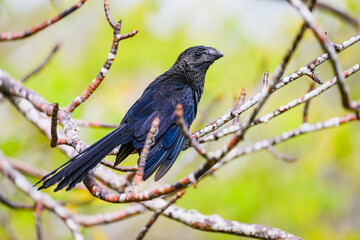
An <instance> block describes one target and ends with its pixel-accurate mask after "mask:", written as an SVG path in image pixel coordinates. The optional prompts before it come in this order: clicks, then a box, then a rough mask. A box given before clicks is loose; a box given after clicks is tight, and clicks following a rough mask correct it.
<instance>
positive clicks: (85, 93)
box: [65, 0, 137, 112]
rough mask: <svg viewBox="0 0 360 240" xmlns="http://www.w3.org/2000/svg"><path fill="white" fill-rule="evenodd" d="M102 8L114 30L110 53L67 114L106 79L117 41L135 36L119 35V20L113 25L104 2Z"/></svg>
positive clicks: (133, 32)
mask: <svg viewBox="0 0 360 240" xmlns="http://www.w3.org/2000/svg"><path fill="white" fill-rule="evenodd" d="M104 8H105V15H106V19H107V20H108V22H109V24H110V26H111V27H112V28H113V29H114V37H113V42H112V45H111V49H110V52H109V54H108V56H107V58H106V61H105V63H104V65H103V67H102V68H101V70H100V72H99V73H98V75H97V76H96V78H94V79H93V80H92V82H91V84H90V85H89V86H88V87H87V88H86V89H85V90H84V91H83V92H82V93H81V94H80V95H79V96H77V97H76V98H75V99H74V100H73V101H72V102H71V103H70V104H69V105H68V106H67V107H66V108H65V110H66V111H67V112H73V111H74V110H75V109H76V108H77V107H78V106H79V105H80V104H81V103H83V102H84V101H85V100H86V99H88V98H89V97H90V96H91V95H92V93H93V92H94V91H95V90H96V89H97V88H98V87H99V86H100V84H101V82H102V81H103V80H104V78H105V77H106V74H107V73H108V71H109V69H110V67H111V66H112V64H113V62H114V59H115V56H116V54H117V50H118V45H119V41H120V40H122V39H126V38H129V37H133V36H135V35H136V34H137V30H134V31H132V32H130V33H128V34H125V35H121V34H120V30H121V20H120V21H118V23H117V24H115V22H114V19H113V18H112V16H111V12H110V9H109V5H108V3H107V1H106V0H105V1H104Z"/></svg>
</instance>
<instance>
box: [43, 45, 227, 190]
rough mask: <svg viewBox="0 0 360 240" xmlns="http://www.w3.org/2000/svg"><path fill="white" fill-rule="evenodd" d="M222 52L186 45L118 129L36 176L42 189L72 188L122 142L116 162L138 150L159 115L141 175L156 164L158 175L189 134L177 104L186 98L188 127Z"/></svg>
mask: <svg viewBox="0 0 360 240" xmlns="http://www.w3.org/2000/svg"><path fill="white" fill-rule="evenodd" d="M222 56H223V54H222V53H221V52H220V51H219V50H217V49H215V48H212V47H204V46H195V47H190V48H188V49H186V50H185V51H184V52H182V53H181V54H180V55H179V57H178V58H177V60H176V62H175V64H174V65H173V66H172V67H171V68H170V69H169V70H168V71H167V72H165V73H163V74H162V75H160V76H159V77H157V78H156V79H155V80H154V81H153V82H151V83H150V84H149V86H148V87H147V88H146V89H145V90H144V92H143V94H142V95H141V97H140V98H139V99H138V100H137V101H136V102H135V103H134V105H133V106H132V107H131V108H130V109H129V111H128V112H127V113H126V115H125V117H124V119H123V120H122V121H121V123H120V125H119V127H118V128H117V129H115V130H114V131H112V132H111V133H109V134H108V135H106V136H105V137H103V138H102V139H100V140H99V141H97V142H96V143H94V144H93V145H91V146H90V147H88V148H87V149H85V150H84V151H82V152H80V153H79V154H78V155H76V156H75V157H73V158H72V159H70V160H69V161H67V162H66V163H64V164H63V165H61V166H60V167H59V168H57V169H55V170H54V171H52V172H51V173H49V174H48V175H46V176H45V177H43V178H42V179H41V180H40V181H39V182H38V183H40V182H43V185H42V186H41V187H39V190H40V189H43V188H47V187H50V186H52V185H54V184H56V183H57V182H60V183H59V184H58V186H57V187H56V189H55V190H54V191H58V190H61V189H63V188H64V187H66V186H68V187H67V189H66V190H67V191H68V190H71V189H72V188H73V187H74V186H75V185H76V184H77V183H78V182H80V181H81V180H82V179H83V178H84V177H85V176H86V174H87V173H88V172H89V171H91V170H92V169H93V168H95V167H96V165H97V164H98V163H99V162H100V161H101V160H102V159H103V158H105V156H106V155H108V154H109V153H110V152H111V151H112V150H113V149H114V148H115V147H117V146H119V145H121V147H120V149H119V153H118V154H117V156H116V160H115V165H118V164H119V163H121V162H122V161H123V160H124V159H125V158H126V157H127V156H128V155H129V154H130V153H132V152H133V151H134V150H138V152H139V153H140V152H141V149H142V148H143V146H144V143H145V139H146V136H147V133H148V132H149V130H150V127H151V124H152V122H153V120H154V119H155V117H158V118H159V120H160V125H159V128H158V132H157V134H156V136H155V142H154V144H153V145H152V146H151V148H150V151H149V154H148V157H147V159H146V163H145V169H144V175H143V180H144V181H145V180H146V179H147V178H149V177H150V176H151V175H152V174H153V173H154V172H155V171H156V169H158V171H157V172H156V175H155V181H157V180H159V179H160V178H161V177H163V176H164V174H165V173H166V172H167V171H168V170H169V169H170V167H171V166H172V165H173V163H174V162H175V160H176V158H177V157H178V155H179V154H180V151H181V149H182V148H183V146H184V144H185V138H184V137H183V136H182V135H181V133H180V130H179V127H178V126H177V125H176V119H175V118H176V117H175V113H174V112H175V107H176V105H177V104H178V103H180V104H182V106H183V111H184V120H185V123H186V124H187V126H188V128H190V125H191V124H192V122H193V120H194V118H195V116H196V112H197V105H198V103H199V101H200V98H201V94H202V92H203V89H204V80H205V73H206V71H207V69H208V68H209V66H210V65H211V64H212V63H213V62H214V61H215V60H217V59H219V58H221V57H222ZM60 169H61V170H60ZM38 183H36V184H38Z"/></svg>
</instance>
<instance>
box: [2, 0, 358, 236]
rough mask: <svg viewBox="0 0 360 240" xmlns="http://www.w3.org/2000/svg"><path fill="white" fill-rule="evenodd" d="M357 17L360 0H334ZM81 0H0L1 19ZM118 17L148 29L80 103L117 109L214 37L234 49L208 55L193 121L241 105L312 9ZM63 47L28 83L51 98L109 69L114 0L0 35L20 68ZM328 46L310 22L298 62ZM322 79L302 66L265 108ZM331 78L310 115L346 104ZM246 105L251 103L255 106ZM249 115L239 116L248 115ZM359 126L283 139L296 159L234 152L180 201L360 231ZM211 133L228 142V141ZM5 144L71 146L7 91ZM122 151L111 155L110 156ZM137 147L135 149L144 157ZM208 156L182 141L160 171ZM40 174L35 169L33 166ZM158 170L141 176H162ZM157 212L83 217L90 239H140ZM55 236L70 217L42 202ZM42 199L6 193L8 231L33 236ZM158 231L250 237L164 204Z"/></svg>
mask: <svg viewBox="0 0 360 240" xmlns="http://www.w3.org/2000/svg"><path fill="white" fill-rule="evenodd" d="M326 2H327V3H331V4H332V5H333V6H336V7H337V8H339V9H342V10H344V11H346V12H348V13H349V14H350V15H352V16H354V17H356V18H358V19H359V15H360V2H359V1H358V0H332V1H330V0H327V1H326ZM74 3H75V1H70V0H53V1H50V0H35V1H27V0H0V32H5V31H15V30H23V29H27V28H29V27H30V26H33V25H35V24H37V23H39V22H41V21H43V20H45V19H47V18H49V17H50V16H53V15H55V14H56V13H58V12H60V11H62V10H63V9H65V8H67V7H68V6H70V5H72V4H74ZM110 7H111V10H112V13H113V16H114V18H115V20H117V19H119V18H121V19H123V29H122V32H123V33H126V32H128V31H131V30H133V29H138V30H139V33H138V35H137V36H136V37H134V38H132V39H128V40H124V41H122V42H121V43H120V46H119V52H118V55H117V58H116V61H115V63H114V64H113V66H112V68H111V70H110V71H109V73H108V76H107V78H106V79H105V81H104V82H103V83H102V85H101V87H100V88H99V89H98V90H97V91H96V92H95V94H94V95H93V96H92V97H91V98H90V99H89V100H88V101H86V102H85V103H84V104H83V105H81V107H79V108H78V109H77V110H76V111H75V113H74V117H75V118H79V119H88V120H99V121H104V122H110V123H118V122H120V120H121V119H122V117H123V116H124V114H125V113H126V110H127V109H128V108H129V107H130V106H131V105H132V104H133V102H134V101H135V100H136V99H137V98H138V97H139V95H140V94H141V93H142V91H143V90H144V88H145V87H146V86H147V85H148V84H149V83H150V82H151V81H152V80H153V79H154V78H155V77H156V76H158V75H159V74H161V73H162V72H164V71H166V70H167V69H168V68H169V67H170V66H171V65H172V64H173V63H174V61H175V59H176V57H177V56H178V54H179V53H180V52H181V51H182V50H184V49H185V48H187V47H190V46H194V45H208V46H212V47H216V48H218V49H220V50H221V51H222V52H223V53H224V58H222V59H220V60H219V61H217V62H216V63H215V64H214V65H213V66H211V67H210V69H209V71H208V74H207V78H206V85H205V90H204V95H203V97H202V100H201V103H200V107H199V113H198V118H197V120H196V122H195V123H194V125H193V127H192V130H193V131H195V130H197V129H199V128H200V127H203V126H205V125H206V124H208V123H210V122H211V121H212V120H215V119H217V118H218V117H220V116H222V115H223V114H224V113H226V112H227V111H229V110H230V109H232V107H233V101H234V98H235V97H236V96H238V95H239V94H240V92H241V89H242V88H246V90H247V94H248V97H250V96H253V95H254V94H255V93H256V92H257V91H258V90H259V89H260V87H261V82H262V75H263V73H264V72H265V71H267V70H268V71H270V74H271V73H272V72H273V71H274V69H275V67H276V66H277V64H278V63H279V62H280V61H281V59H282V57H283V55H284V54H285V52H286V51H287V49H288V48H289V47H290V43H291V41H292V39H293V37H294V35H295V34H296V33H297V31H298V29H299V27H300V24H301V22H302V21H301V19H300V17H299V16H298V15H297V13H296V12H295V11H294V10H293V9H292V8H291V7H290V6H289V5H288V4H287V3H286V2H285V1H275V0H274V1H268V0H222V1H215V0H184V1H176V0H166V1H165V0H132V1H125V0H121V1H120V0H118V1H115V0H112V1H110ZM315 16H316V19H317V21H318V23H319V25H320V26H321V28H322V29H324V31H326V32H327V33H328V36H329V37H330V39H331V40H332V41H334V42H337V43H340V42H343V41H344V40H346V39H348V38H350V37H351V36H354V35H355V34H356V33H357V30H356V29H355V28H354V27H352V26H349V25H348V24H347V23H345V22H343V21H342V20H340V19H339V18H337V17H335V16H334V15H332V14H329V13H328V12H324V11H319V10H316V11H315ZM58 41H60V42H61V48H60V51H59V52H58V53H57V54H56V55H55V57H54V58H53V59H52V61H51V62H50V63H49V65H48V66H47V67H46V68H45V69H44V70H43V71H41V73H39V74H37V75H36V76H34V77H33V78H31V79H30V80H29V81H28V82H27V83H26V86H27V87H29V88H31V89H33V90H35V91H37V92H38V93H39V94H40V95H42V96H44V97H45V98H46V99H47V100H48V101H49V102H58V103H59V104H60V106H61V107H62V106H66V105H67V104H68V103H69V102H70V101H71V100H72V99H73V98H74V97H75V96H77V95H78V94H79V93H80V92H81V91H82V90H83V89H84V88H85V87H87V86H88V84H89V83H90V81H91V80H92V79H93V78H94V77H95V76H96V75H97V73H98V71H99V70H100V68H101V66H102V64H103V62H104V61H105V59H106V56H107V54H108V51H109V49H110V46H111V42H112V29H111V28H110V27H109V26H108V23H107V22H106V19H105V15H104V11H103V2H102V1H91V0H89V1H88V2H87V3H86V4H85V5H84V6H83V7H82V8H81V9H79V10H77V11H76V12H75V13H73V14H71V15H70V16H68V17H66V18H65V19H63V20H61V21H60V22H58V23H56V24H55V25H53V26H51V27H49V28H48V29H46V30H44V31H42V32H40V33H38V34H36V35H34V36H32V37H30V38H27V39H25V40H19V41H15V42H2V43H1V44H0V67H1V68H3V69H4V70H5V71H7V72H8V73H9V74H11V75H12V76H13V77H14V78H16V79H21V78H22V77H23V76H24V75H26V74H27V73H28V72H30V71H31V70H32V69H34V68H35V67H36V66H37V65H38V64H39V63H40V62H41V61H42V60H43V59H44V58H45V56H46V55H47V54H48V52H49V51H50V50H51V48H52V47H53V46H54V45H55V44H56V43H57V42H58ZM359 52H360V46H359V44H357V45H355V46H353V47H351V48H350V49H348V50H346V51H344V52H343V53H341V54H340V60H341V63H342V66H343V69H347V68H349V67H351V66H353V65H354V64H356V63H359V60H360V58H359ZM321 53H322V50H321V48H320V47H319V44H318V43H317V41H316V39H315V38H314V37H313V36H312V34H311V32H307V33H306V34H305V39H304V41H302V43H301V45H300V47H299V49H298V50H297V51H296V53H295V56H294V58H293V60H292V61H291V63H290V65H289V68H288V70H287V73H291V72H292V71H294V70H296V69H298V68H299V67H301V66H303V65H305V64H307V63H308V62H309V61H311V60H312V59H314V58H315V57H317V56H319V55H320V54H321ZM316 71H317V73H318V76H319V78H320V79H321V80H322V81H327V80H329V79H330V78H332V76H333V72H332V70H331V68H330V65H329V63H325V64H323V65H322V66H321V67H319V68H318V69H317V70H316ZM348 82H349V85H350V87H351V89H352V96H353V97H354V98H357V99H358V98H360V82H359V73H357V74H355V75H354V76H352V77H350V78H348ZM310 83H311V81H310V80H309V79H307V78H306V77H303V78H301V79H299V80H297V81H296V82H294V83H292V84H291V85H289V86H287V87H285V88H283V89H282V90H280V91H278V92H276V93H275V94H274V95H273V96H272V97H271V98H270V100H269V102H268V103H267V105H266V107H265V108H264V109H263V110H262V112H261V113H262V114H264V113H267V112H269V111H272V110H274V109H276V108H278V107H279V106H281V105H283V104H285V103H287V102H289V101H290V100H292V99H294V98H297V97H299V96H301V95H303V94H304V93H305V92H306V91H307V89H308V87H309V84H310ZM302 111H303V106H300V107H298V108H296V109H293V110H291V111H289V112H287V113H285V114H283V115H281V116H280V117H277V118H276V119H274V120H272V121H270V122H269V123H268V124H264V125H261V126H258V127H255V128H252V129H250V130H249V131H248V134H247V135H246V139H245V141H244V142H243V143H241V145H240V146H246V145H248V144H250V143H251V142H254V141H257V140H260V139H266V138H269V137H273V136H275V135H277V134H279V133H282V132H283V131H286V130H290V129H292V128H295V127H297V126H299V125H300V124H301V121H302ZM346 113H347V112H346V111H345V110H343V108H342V106H341V104H340V98H339V94H338V91H337V89H336V88H333V89H331V90H329V91H328V92H326V93H325V94H322V95H321V96H320V97H318V98H316V99H314V100H313V101H312V103H311V105H310V113H309V121H310V123H312V122H316V121H321V120H326V119H328V118H331V117H334V116H340V115H345V114H346ZM244 116H246V114H245V115H244ZM244 116H242V117H241V119H244ZM359 130H360V128H359V124H358V123H356V122H353V123H350V124H347V125H344V126H341V127H339V128H334V129H329V130H326V131H321V132H317V133H312V134H308V135H306V136H301V137H297V138H295V139H293V140H291V141H288V142H286V143H284V144H281V145H279V146H277V147H276V149H277V150H278V151H279V152H281V153H284V154H287V155H290V156H295V157H297V158H298V161H297V162H295V163H292V164H288V163H284V162H282V161H280V160H278V159H275V158H274V157H273V156H272V155H271V154H270V153H269V152H267V151H262V152H258V153H255V154H252V155H251V156H246V157H242V158H239V159H236V160H234V161H233V162H231V163H230V164H228V165H227V166H225V167H224V168H222V169H221V170H219V171H218V172H216V174H215V176H214V177H208V178H206V179H204V180H203V181H201V182H200V183H199V185H198V187H197V188H196V189H194V188H193V187H190V188H189V189H188V190H187V193H186V194H185V195H184V196H183V198H182V199H180V200H179V201H178V202H177V205H179V206H181V207H183V208H186V209H196V210H197V211H199V212H201V213H203V214H207V215H211V214H219V215H220V216H222V217H223V218H225V219H228V220H236V221H239V222H245V223H256V224H263V225H268V226H271V227H277V228H280V229H282V230H285V231H288V232H291V233H293V234H296V235H298V236H300V237H303V238H304V239H328V240H332V239H350V240H351V239H354V240H355V239H360V174H359V173H360V161H359V154H360V150H359V143H358V140H359V139H360V131H359ZM109 131H110V130H106V129H88V128H81V132H80V136H81V137H82V138H83V139H84V140H85V142H86V143H88V144H91V143H93V142H94V141H95V140H97V139H99V138H100V137H102V136H103V135H105V134H106V133H107V132H109ZM227 140H228V139H224V141H221V142H216V143H211V144H208V145H207V148H208V149H213V150H215V149H217V148H218V147H219V146H222V144H225V141H227ZM0 147H1V149H2V151H3V152H4V154H5V155H6V156H8V157H11V158H16V159H19V160H22V161H26V162H28V163H31V164H33V165H34V166H36V167H38V168H41V169H45V170H47V171H49V170H52V169H53V168H55V167H56V166H58V165H60V163H62V162H64V161H65V160H67V159H66V157H65V156H64V155H63V154H62V153H61V152H60V151H58V150H57V149H51V148H50V147H49V141H48V140H47V139H46V138H45V137H44V136H43V135H42V134H41V133H40V132H39V131H38V130H37V129H35V128H34V127H33V126H32V125H31V124H30V123H28V122H27V121H26V120H25V119H24V118H23V116H22V115H21V114H19V113H18V112H17V111H16V110H15V109H14V108H13V107H12V106H11V105H10V104H9V103H8V102H7V101H6V100H5V101H2V102H1V103H0ZM109 159H110V160H112V159H111V158H109ZM135 163H136V156H133V157H131V159H129V160H127V161H126V162H124V164H125V165H129V166H132V165H134V164H135ZM202 163H203V159H201V158H200V157H195V155H194V151H192V150H191V149H190V150H188V151H186V152H184V153H182V154H181V156H180V158H179V159H178V161H177V162H176V164H175V165H174V167H173V168H172V170H170V172H169V173H168V174H167V175H166V177H165V178H164V179H163V180H162V181H161V182H160V184H161V183H164V182H172V181H175V180H177V179H180V178H181V177H183V176H185V175H186V174H188V173H190V172H192V171H194V170H195V169H196V168H197V167H198V166H200V164H202ZM29 180H30V181H31V182H36V181H37V179H35V178H29ZM154 184H155V183H154V182H153V180H152V179H150V180H149V181H148V182H147V183H145V184H144V185H143V186H142V187H143V189H147V188H151V187H152V186H153V185H154ZM0 189H1V193H2V194H3V195H4V196H6V197H8V198H9V199H11V200H13V201H20V202H24V201H25V202H26V201H28V202H31V200H29V199H27V198H26V197H25V196H24V194H22V193H21V192H20V191H19V190H17V189H16V188H15V187H14V185H13V184H12V183H11V182H9V181H8V180H6V179H5V178H4V177H3V176H2V175H0ZM46 192H47V193H49V194H52V196H53V197H54V198H55V199H57V200H59V201H63V202H64V203H66V204H67V206H68V207H69V208H70V209H71V210H73V211H75V212H79V213H87V214H91V213H93V214H95V213H105V212H108V211H113V210H116V209H119V208H122V207H125V206H124V205H115V204H108V203H104V202H102V201H100V200H98V199H94V198H93V197H92V196H91V195H90V194H89V193H88V192H86V191H80V190H73V191H71V192H59V193H56V194H53V193H52V192H51V190H46ZM150 216H151V214H150V213H147V214H143V215H141V216H137V217H135V218H131V219H129V220H126V221H123V222H118V223H113V224H109V225H106V226H100V227H93V228H88V229H84V230H83V233H84V234H85V236H86V239H134V238H135V237H136V235H137V234H138V232H139V231H140V230H141V228H142V227H143V226H144V225H145V224H146V222H147V221H148V219H149V218H150ZM42 226H43V230H44V234H45V239H54V240H55V239H71V235H70V233H69V231H68V229H67V228H66V227H65V225H64V224H63V222H62V221H61V220H59V219H57V218H56V217H54V216H53V215H52V214H51V213H49V212H46V211H45V212H44V213H43V222H42ZM35 237H36V230H35V220H34V216H33V213H32V212H26V211H14V210H9V209H8V208H7V207H5V206H3V205H0V239H35ZM147 238H148V239H238V237H234V236H230V235H226V234H215V233H207V232H202V231H198V230H194V229H191V228H189V227H187V226H185V225H183V224H181V223H177V222H175V221H172V220H169V219H167V218H165V217H160V219H159V220H158V221H157V222H156V223H155V224H154V226H153V227H152V228H151V229H150V232H149V233H148V235H147Z"/></svg>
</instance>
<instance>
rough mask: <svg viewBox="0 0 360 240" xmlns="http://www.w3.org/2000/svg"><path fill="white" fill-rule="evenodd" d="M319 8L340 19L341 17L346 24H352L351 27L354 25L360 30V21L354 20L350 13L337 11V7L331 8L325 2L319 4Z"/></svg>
mask: <svg viewBox="0 0 360 240" xmlns="http://www.w3.org/2000/svg"><path fill="white" fill-rule="evenodd" d="M316 5H317V7H318V8H319V9H324V10H327V11H329V12H331V13H334V14H335V15H337V16H338V17H340V18H341V19H343V20H345V21H346V22H348V23H350V24H351V25H353V26H354V27H356V28H357V29H358V30H360V21H359V20H356V18H353V17H352V16H350V15H349V14H348V13H346V12H344V11H342V10H339V9H337V8H336V7H333V6H331V5H330V4H328V3H325V2H318V3H317V4H316Z"/></svg>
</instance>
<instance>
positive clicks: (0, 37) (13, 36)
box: [0, 0, 86, 41]
mask: <svg viewBox="0 0 360 240" xmlns="http://www.w3.org/2000/svg"><path fill="white" fill-rule="evenodd" d="M85 2H86V0H80V1H79V2H77V3H76V4H75V5H73V6H71V7H69V8H68V9H66V10H64V11H62V12H61V13H59V14H57V15H55V16H53V17H52V18H49V19H48V20H46V21H44V22H42V23H40V24H38V25H36V26H34V27H32V28H30V29H28V30H24V31H18V32H5V33H1V34H0V41H13V40H18V39H24V38H26V37H29V36H31V35H33V34H35V33H38V32H39V31H41V30H43V29H45V28H47V27H48V26H50V25H52V24H54V23H56V22H57V21H59V20H61V19H62V18H64V17H66V16H67V15H69V14H70V13H72V12H74V11H75V10H76V9H78V8H80V7H81V6H82V5H83V4H84V3H85Z"/></svg>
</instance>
